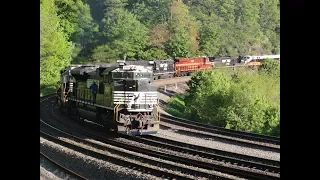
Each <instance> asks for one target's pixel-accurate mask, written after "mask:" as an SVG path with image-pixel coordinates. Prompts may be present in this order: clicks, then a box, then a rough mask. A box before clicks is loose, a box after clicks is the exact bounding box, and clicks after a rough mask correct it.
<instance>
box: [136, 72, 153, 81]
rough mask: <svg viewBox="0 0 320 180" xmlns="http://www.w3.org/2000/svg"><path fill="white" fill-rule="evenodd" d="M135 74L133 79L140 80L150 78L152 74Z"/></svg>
mask: <svg viewBox="0 0 320 180" xmlns="http://www.w3.org/2000/svg"><path fill="white" fill-rule="evenodd" d="M134 74H135V79H141V78H148V79H151V78H152V73H150V72H136V73H134Z"/></svg>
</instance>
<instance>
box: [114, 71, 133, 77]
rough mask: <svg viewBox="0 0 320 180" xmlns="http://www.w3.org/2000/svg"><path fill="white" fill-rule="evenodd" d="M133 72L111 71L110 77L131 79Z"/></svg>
mask: <svg viewBox="0 0 320 180" xmlns="http://www.w3.org/2000/svg"><path fill="white" fill-rule="evenodd" d="M133 75H134V74H133V72H125V71H123V72H113V73H112V78H114V79H133Z"/></svg>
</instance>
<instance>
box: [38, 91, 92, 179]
mask: <svg viewBox="0 0 320 180" xmlns="http://www.w3.org/2000/svg"><path fill="white" fill-rule="evenodd" d="M52 97H54V94H49V95H46V96H42V97H40V103H41V102H43V101H46V100H48V99H50V98H52ZM40 156H41V157H43V158H44V159H46V160H47V161H49V162H50V163H51V164H53V165H54V166H55V167H56V168H57V169H59V171H61V172H63V173H65V174H68V175H69V176H70V177H71V178H74V179H86V178H84V177H83V176H81V175H79V174H77V173H76V172H74V171H72V170H70V169H68V168H66V167H64V166H62V165H61V164H59V163H57V162H56V161H54V160H53V159H51V158H49V157H48V156H46V155H45V154H44V153H43V152H41V150H40Z"/></svg>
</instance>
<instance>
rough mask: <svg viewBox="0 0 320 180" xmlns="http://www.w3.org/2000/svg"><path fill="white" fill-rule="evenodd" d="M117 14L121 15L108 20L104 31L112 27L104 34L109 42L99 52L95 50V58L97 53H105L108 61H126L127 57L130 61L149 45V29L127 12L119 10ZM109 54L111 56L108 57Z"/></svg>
mask: <svg viewBox="0 0 320 180" xmlns="http://www.w3.org/2000/svg"><path fill="white" fill-rule="evenodd" d="M117 12H121V13H119V14H117V16H116V17H115V16H113V17H112V19H110V18H107V19H106V21H105V27H104V29H107V27H110V29H109V30H107V31H106V32H103V34H104V35H105V38H106V39H108V40H109V41H108V42H106V43H105V44H104V45H102V46H100V47H99V50H98V51H96V50H95V53H94V54H93V56H92V57H93V58H95V57H97V54H96V53H97V52H99V53H100V54H101V52H104V53H103V54H104V55H103V56H104V57H105V58H106V59H110V58H115V57H117V59H119V58H120V59H126V58H127V57H128V58H129V59H130V58H133V57H134V56H136V55H137V54H138V52H140V51H142V50H143V49H144V48H145V47H146V46H147V45H148V43H149V36H148V29H147V28H146V27H145V26H144V25H143V24H141V23H140V22H139V21H138V20H137V19H136V18H135V16H134V15H133V14H132V13H130V12H128V11H127V10H121V9H117ZM110 23H111V24H110ZM108 54H110V55H111V56H108ZM99 57H102V56H99ZM95 60H97V59H95ZM114 60H116V59H114Z"/></svg>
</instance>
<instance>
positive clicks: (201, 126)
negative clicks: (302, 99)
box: [161, 114, 280, 145]
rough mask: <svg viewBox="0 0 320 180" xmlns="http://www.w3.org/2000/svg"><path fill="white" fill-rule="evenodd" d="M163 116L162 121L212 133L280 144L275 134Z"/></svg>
mask: <svg viewBox="0 0 320 180" xmlns="http://www.w3.org/2000/svg"><path fill="white" fill-rule="evenodd" d="M161 116H162V117H163V119H162V121H164V122H168V123H171V124H176V125H180V126H184V127H186V126H187V127H192V128H194V129H198V130H203V131H205V132H211V133H216V134H221V135H226V136H231V137H239V138H242V139H248V140H252V141H258V142H264V143H270V144H276V145H280V138H279V137H275V136H267V135H262V134H255V133H250V132H245V131H238V130H232V129H226V128H222V127H218V126H213V125H207V124H203V123H199V122H195V121H190V120H186V119H182V118H178V117H174V116H169V115H166V114H161Z"/></svg>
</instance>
